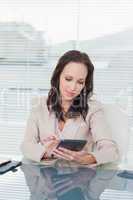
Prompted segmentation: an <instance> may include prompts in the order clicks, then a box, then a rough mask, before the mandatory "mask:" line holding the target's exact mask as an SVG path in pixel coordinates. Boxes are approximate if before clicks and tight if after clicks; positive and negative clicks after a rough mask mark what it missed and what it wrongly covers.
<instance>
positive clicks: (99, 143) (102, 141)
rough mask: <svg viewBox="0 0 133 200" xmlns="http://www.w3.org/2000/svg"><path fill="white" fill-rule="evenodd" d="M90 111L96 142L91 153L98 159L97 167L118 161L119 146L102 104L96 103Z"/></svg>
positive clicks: (91, 126)
mask: <svg viewBox="0 0 133 200" xmlns="http://www.w3.org/2000/svg"><path fill="white" fill-rule="evenodd" d="M90 110H91V112H90V115H89V124H90V132H91V134H92V138H93V141H94V148H93V151H92V152H90V153H91V154H92V155H93V156H94V157H95V158H96V161H97V165H100V164H104V163H109V162H114V161H116V160H118V158H119V151H118V146H117V144H116V142H115V141H113V138H112V134H111V129H110V127H109V125H108V123H107V121H106V118H105V116H104V108H103V106H102V104H100V103H94V105H93V106H92V107H91V108H90Z"/></svg>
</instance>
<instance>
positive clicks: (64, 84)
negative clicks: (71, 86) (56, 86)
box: [60, 79, 66, 93]
mask: <svg viewBox="0 0 133 200" xmlns="http://www.w3.org/2000/svg"><path fill="white" fill-rule="evenodd" d="M65 88H66V83H65V81H64V80H63V79H60V92H61V93H62V92H63V91H64V89H65Z"/></svg>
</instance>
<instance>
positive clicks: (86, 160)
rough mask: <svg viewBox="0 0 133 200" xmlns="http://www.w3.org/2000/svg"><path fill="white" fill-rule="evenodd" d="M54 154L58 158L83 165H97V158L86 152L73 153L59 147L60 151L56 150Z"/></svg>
mask: <svg viewBox="0 0 133 200" xmlns="http://www.w3.org/2000/svg"><path fill="white" fill-rule="evenodd" d="M52 154H54V155H55V156H56V157H57V158H62V159H64V160H68V161H74V162H77V163H79V164H83V165H88V164H95V163H96V159H95V157H94V156H93V155H92V154H89V153H88V152H85V151H71V150H68V149H66V148H62V147H59V148H58V149H55V150H54V151H53V152H52Z"/></svg>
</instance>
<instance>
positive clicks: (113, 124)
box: [104, 104, 130, 160]
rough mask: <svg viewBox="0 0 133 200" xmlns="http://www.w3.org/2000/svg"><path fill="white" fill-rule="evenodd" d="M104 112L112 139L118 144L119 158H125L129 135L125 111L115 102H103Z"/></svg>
mask: <svg viewBox="0 0 133 200" xmlns="http://www.w3.org/2000/svg"><path fill="white" fill-rule="evenodd" d="M104 112H105V117H106V119H107V122H108V124H109V126H110V128H111V131H112V139H113V140H114V141H115V142H116V143H117V144H118V148H119V152H120V160H125V159H126V155H127V151H128V144H129V137H130V135H129V128H128V116H127V113H126V112H125V111H124V110H123V109H122V108H121V107H120V106H118V105H116V104H104Z"/></svg>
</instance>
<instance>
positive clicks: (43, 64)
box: [0, 0, 133, 157]
mask: <svg viewBox="0 0 133 200" xmlns="http://www.w3.org/2000/svg"><path fill="white" fill-rule="evenodd" d="M122 2H123V3H122ZM122 2H121V4H120V5H116V4H115V3H113V1H112V4H111V1H110V3H109V4H108V3H107V2H106V1H102V4H101V7H98V6H99V3H98V2H97V1H85V0H83V1H80V0H77V1H76V0H73V1H65V0H64V1H59V0H58V1H57V0H56V1H39V2H38V9H39V5H40V11H41V13H40V14H42V9H41V7H43V8H45V11H46V15H45V18H44V21H45V30H42V29H39V28H36V26H34V25H33V24H34V21H33V23H29V22H28V20H27V21H25V22H18V21H17V19H16V21H11V22H9V21H7V22H0V125H1V129H0V154H18V155H20V150H19V146H20V143H21V141H22V138H23V135H24V127H25V124H26V119H27V116H28V113H29V110H30V106H31V104H30V102H31V99H32V97H34V96H36V95H44V94H47V92H48V90H49V88H50V77H51V74H52V72H53V69H54V67H55V64H56V62H57V60H58V58H59V56H61V55H62V54H63V53H64V52H66V51H67V50H70V49H78V50H81V51H84V52H86V53H88V55H89V56H90V58H91V59H92V62H93V63H94V65H95V75H94V89H95V93H96V95H97V97H98V99H100V100H101V101H103V102H115V103H118V104H121V105H122V106H123V107H124V108H125V109H126V111H127V114H128V118H129V124H130V127H132V125H133V124H132V122H133V80H132V77H133V68H132V65H133V36H132V35H133V34H132V33H133V29H132V28H130V29H128V28H125V29H123V30H122V29H121V30H119V31H118V30H116V31H111V30H110V32H109V33H108V32H103V33H102V32H101V33H100V34H99V35H98V31H99V30H98V29H100V28H101V29H104V28H105V29H106V28H108V26H109V25H111V24H110V23H111V22H110V21H109V22H108V23H106V25H107V27H104V24H102V23H103V22H102V17H103V18H104V17H107V19H109V18H110V17H114V19H115V17H116V19H117V16H116V13H115V11H117V14H119V15H121V13H126V15H127V16H128V15H130V12H129V8H130V3H126V1H122ZM125 3H126V5H127V6H125V7H124V5H125ZM25 5H26V4H25ZM110 5H111V6H112V7H113V6H114V7H116V10H115V11H114V13H113V10H112V8H111V7H110ZM14 6H15V3H14ZM34 6H35V4H34V3H33V4H32V3H31V8H30V7H29V12H30V11H31V10H32V7H34ZM22 7H23V8H24V5H22ZM64 8H65V9H64ZM91 10H94V11H95V12H94V14H93V13H91ZM96 11H98V13H97V12H96ZM101 11H103V12H101ZM106 11H108V12H106ZM23 14H24V15H25V13H23ZM112 15H114V16H112ZM100 16H101V17H100ZM36 17H37V15H36ZM98 19H99V27H98V28H97V29H96V30H95V31H94V30H93V31H91V29H92V28H93V24H92V23H93V22H94V25H95V23H97V22H96V21H97V20H98ZM38 23H39V21H38ZM51 24H52V25H51ZM112 29H113V26H112ZM53 32H54V34H53ZM93 32H94V33H95V34H94V36H93ZM132 135H133V134H131V137H133V136H132ZM5 144H6V145H5ZM129 149H130V150H129V152H130V153H131V152H132V150H133V144H130V147H129ZM130 155H131V154H130ZM129 157H131V156H129Z"/></svg>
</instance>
